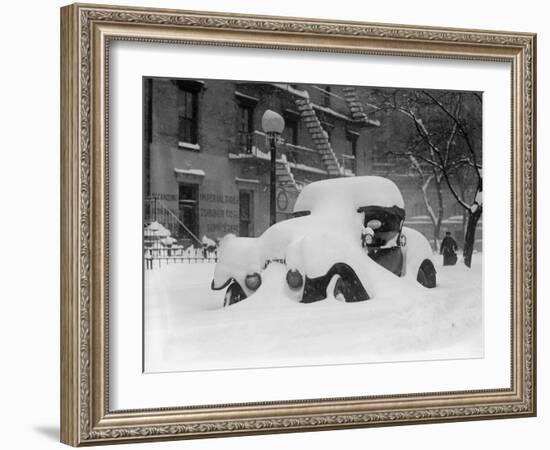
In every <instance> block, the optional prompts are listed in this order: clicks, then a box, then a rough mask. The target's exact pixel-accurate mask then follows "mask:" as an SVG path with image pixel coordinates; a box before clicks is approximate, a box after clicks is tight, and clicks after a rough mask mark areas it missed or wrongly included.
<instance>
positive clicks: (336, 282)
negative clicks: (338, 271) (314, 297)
mask: <svg viewBox="0 0 550 450" xmlns="http://www.w3.org/2000/svg"><path fill="white" fill-rule="evenodd" d="M329 288H332V292H331V293H330V294H332V296H333V297H334V298H335V299H336V300H338V301H339V302H344V303H345V302H346V301H347V300H346V294H348V292H347V291H348V289H347V288H346V283H345V282H344V280H343V279H342V277H341V276H340V275H335V276H334V278H333V280H332V281H331V282H330V283H329ZM328 294H329V293H328V292H327V296H328Z"/></svg>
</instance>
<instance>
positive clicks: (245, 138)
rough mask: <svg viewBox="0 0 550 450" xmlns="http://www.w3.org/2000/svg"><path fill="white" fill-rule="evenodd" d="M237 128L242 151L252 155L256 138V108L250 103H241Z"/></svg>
mask: <svg viewBox="0 0 550 450" xmlns="http://www.w3.org/2000/svg"><path fill="white" fill-rule="evenodd" d="M237 126H238V130H237V133H238V136H239V145H240V147H241V151H244V152H245V153H250V151H251V150H252V145H253V136H254V106H253V105H251V104H250V103H239V116H238V124H237Z"/></svg>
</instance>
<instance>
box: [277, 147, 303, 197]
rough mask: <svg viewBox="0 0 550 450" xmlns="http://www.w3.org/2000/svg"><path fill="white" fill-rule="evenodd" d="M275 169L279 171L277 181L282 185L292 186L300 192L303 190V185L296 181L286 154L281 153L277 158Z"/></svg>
mask: <svg viewBox="0 0 550 450" xmlns="http://www.w3.org/2000/svg"><path fill="white" fill-rule="evenodd" d="M275 171H276V173H277V181H278V183H279V184H280V185H281V186H284V187H290V188H291V189H294V190H296V191H298V192H299V191H300V190H301V186H300V185H299V184H298V183H296V179H295V178H294V174H293V173H292V170H291V169H290V164H289V163H288V160H287V159H286V155H284V154H283V155H281V158H280V159H278V160H277V163H276V166H275Z"/></svg>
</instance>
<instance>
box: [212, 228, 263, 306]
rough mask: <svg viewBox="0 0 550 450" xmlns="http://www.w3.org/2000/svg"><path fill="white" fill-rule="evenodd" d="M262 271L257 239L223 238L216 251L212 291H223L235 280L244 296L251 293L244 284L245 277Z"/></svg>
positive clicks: (228, 236)
mask: <svg viewBox="0 0 550 450" xmlns="http://www.w3.org/2000/svg"><path fill="white" fill-rule="evenodd" d="M261 271H262V267H261V258H260V252H259V245H258V239H257V238H248V237H236V236H235V235H227V236H225V237H224V238H223V239H222V240H221V242H220V246H219V249H218V262H217V264H216V268H215V269H214V278H213V280H212V289H216V290H218V289H223V288H224V287H226V286H227V285H229V283H230V282H231V280H235V281H236V282H237V283H239V285H240V286H241V288H242V289H243V291H244V292H245V293H246V295H250V294H251V293H252V291H251V290H250V289H248V288H247V287H246V285H245V283H244V279H245V277H246V275H248V274H250V273H253V272H258V273H260V272H261Z"/></svg>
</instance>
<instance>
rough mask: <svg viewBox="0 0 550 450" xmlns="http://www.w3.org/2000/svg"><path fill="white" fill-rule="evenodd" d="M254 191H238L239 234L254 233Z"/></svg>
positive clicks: (247, 234)
mask: <svg viewBox="0 0 550 450" xmlns="http://www.w3.org/2000/svg"><path fill="white" fill-rule="evenodd" d="M253 200H254V193H253V192H251V191H239V236H241V237H249V236H252V235H253V233H254V216H253Z"/></svg>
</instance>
